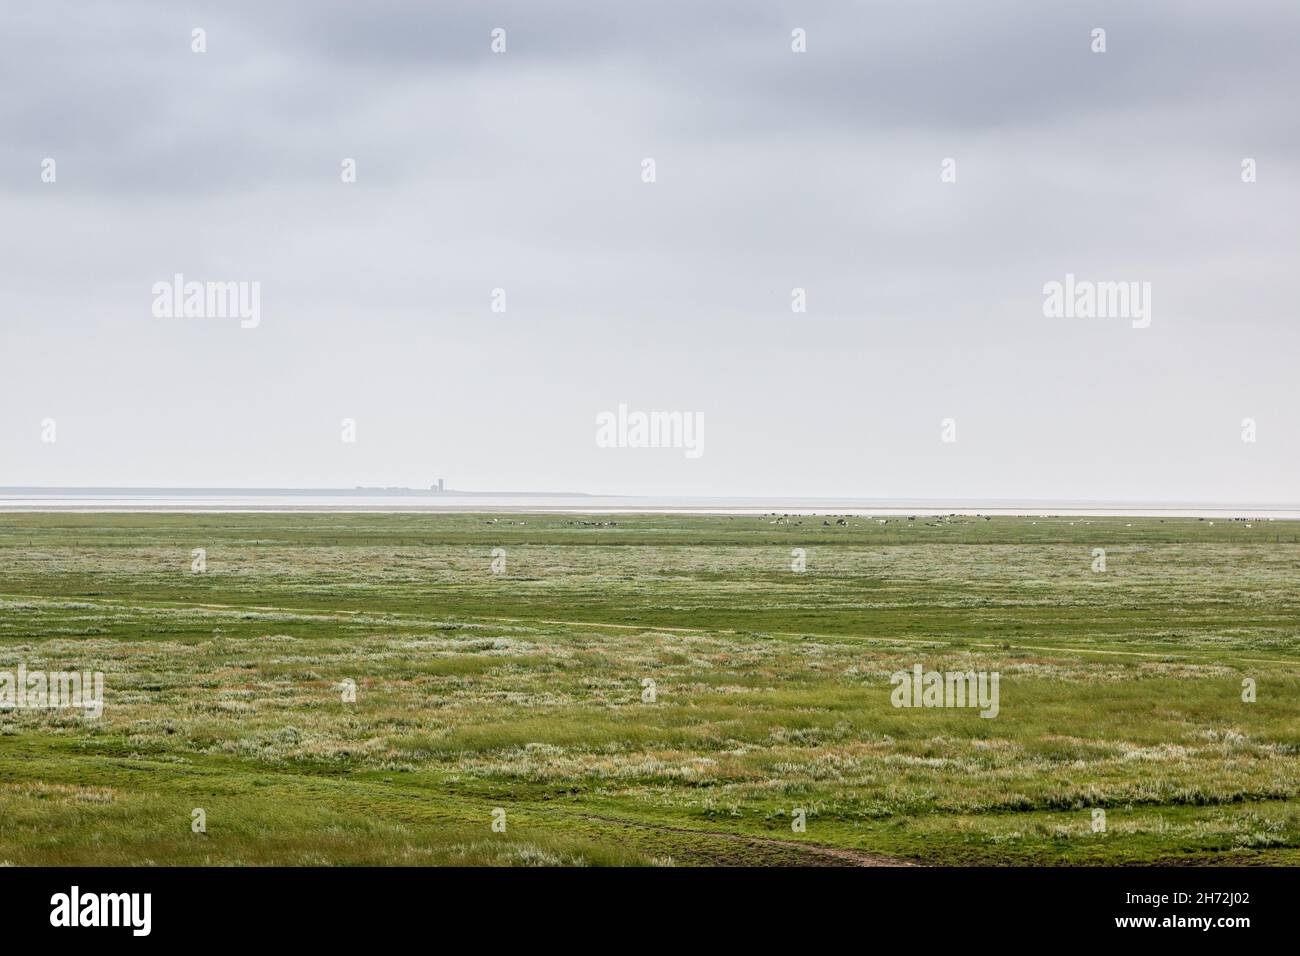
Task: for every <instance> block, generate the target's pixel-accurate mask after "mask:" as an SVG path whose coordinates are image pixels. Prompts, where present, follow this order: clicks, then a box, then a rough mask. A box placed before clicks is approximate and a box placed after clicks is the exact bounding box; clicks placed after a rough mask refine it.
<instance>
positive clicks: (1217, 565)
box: [0, 514, 1300, 865]
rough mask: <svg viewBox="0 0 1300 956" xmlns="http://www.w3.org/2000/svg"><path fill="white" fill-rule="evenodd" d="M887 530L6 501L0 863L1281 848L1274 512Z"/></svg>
mask: <svg viewBox="0 0 1300 956" xmlns="http://www.w3.org/2000/svg"><path fill="white" fill-rule="evenodd" d="M882 520H884V519H879V518H863V517H847V518H845V519H844V521H845V522H846V524H845V525H839V524H837V523H836V519H835V518H834V517H831V518H825V517H824V516H819V517H808V516H805V517H801V518H797V517H791V518H789V519H785V520H781V521H778V520H777V519H776V518H775V517H773V516H765V517H758V516H745V517H739V516H738V517H725V516H721V517H719V516H710V517H703V516H689V517H683V516H662V515H658V516H656V515H634V516H601V517H593V516H571V515H373V514H372V515H357V514H319V515H307V514H260V515H230V514H227V515H181V514H154V515H143V514H136V515H120V514H119V515H91V514H23V515H15V514H9V515H0V671H4V670H8V671H16V669H17V668H18V666H19V664H24V665H25V666H26V667H27V669H28V670H29V671H30V670H45V671H67V670H98V671H102V672H104V675H105V687H106V690H105V695H104V697H105V707H104V712H103V716H102V717H100V718H98V719H88V718H87V717H85V716H82V715H80V714H77V713H75V712H71V711H52V710H35V709H7V710H0V863H9V864H14V865H25V864H41V865H45V864H50V865H58V864H125V865H136V864H182V865H212V864H216V865H228V864H271V863H278V864H307V865H315V864H660V865H662V864H675V865H709V864H811V865H844V864H854V863H863V862H867V863H924V864H975V863H979V864H1025V863H1028V864H1100V863H1145V862H1184V863H1188V864H1198V863H1228V864H1296V863H1300V805H1297V803H1296V802H1295V801H1296V797H1297V793H1298V792H1300V543H1297V540H1298V538H1300V527H1298V526H1297V525H1296V524H1295V523H1289V522H1282V521H1253V522H1231V521H1226V520H1223V519H1218V520H1215V521H1213V522H1211V521H1209V520H1197V519H1174V518H1167V519H1163V520H1161V519H1137V518H1046V517H1042V518H992V519H984V518H976V517H953V518H945V519H936V518H931V517H918V518H917V519H916V520H914V521H909V520H908V519H906V518H891V519H889V520H888V523H886V524H881V523H880V522H881V521H882ZM774 522H775V523H774ZM196 548H203V549H205V551H206V571H203V572H202V573H196V572H194V571H193V570H192V560H193V559H192V551H193V550H194V549H196ZM498 548H499V549H503V550H502V551H497V552H496V553H495V557H494V549H498ZM797 548H802V549H804V551H805V552H806V571H804V572H803V573H796V572H795V571H793V570H792V561H793V560H794V558H792V554H791V552H792V550H793V549H797ZM1094 548H1104V549H1105V550H1106V570H1105V571H1104V572H1097V571H1094V570H1093V562H1094V557H1093V549H1094ZM494 560H495V561H496V562H497V571H496V573H494V570H493V562H494ZM502 561H504V567H502ZM916 664H920V665H922V666H923V667H924V668H925V669H927V670H930V669H935V670H941V671H963V672H965V671H972V670H973V671H984V672H997V673H998V674H999V675H1000V707H999V713H998V715H997V716H996V717H995V718H992V719H985V718H982V717H980V716H979V714H978V712H977V711H976V710H973V709H969V708H897V707H894V706H893V705H892V704H891V691H892V690H893V687H892V686H891V683H890V675H891V674H893V673H894V672H896V671H900V670H908V671H910V670H911V669H912V668H913V666H914V665H916ZM1247 678H1249V679H1250V680H1252V681H1254V684H1255V688H1256V700H1254V701H1253V702H1247V701H1243V699H1242V697H1243V680H1244V679H1247ZM347 681H354V682H355V686H356V700H355V702H345V701H344V699H343V698H344V696H345V695H346V690H345V688H346V686H347V684H346V682H347ZM646 681H652V682H653V698H654V699H653V700H650V699H648V698H649V696H650V694H649V688H647V686H646V684H645V682H646ZM195 809H202V810H203V812H204V816H205V820H206V832H194V829H193V828H192V820H193V818H194V817H193V812H194V810H195ZM496 810H500V811H504V816H502V815H501V814H500V813H498V814H496V815H495V816H494V811H496ZM1094 810H1103V811H1104V815H1105V828H1104V830H1100V831H1098V830H1096V829H1094V821H1095V820H1096V819H1097V817H1096V815H1095V814H1094ZM799 811H802V816H803V818H804V819H806V828H805V829H804V830H803V832H797V831H796V830H795V829H794V828H792V820H794V819H797V818H798V817H799ZM502 819H503V820H504V823H505V829H504V832H499V830H494V829H493V824H494V820H495V821H500V820H502Z"/></svg>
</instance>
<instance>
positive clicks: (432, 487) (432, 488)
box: [429, 478, 445, 491]
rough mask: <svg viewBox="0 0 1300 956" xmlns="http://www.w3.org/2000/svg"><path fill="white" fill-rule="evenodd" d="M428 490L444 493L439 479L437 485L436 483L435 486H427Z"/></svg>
mask: <svg viewBox="0 0 1300 956" xmlns="http://www.w3.org/2000/svg"><path fill="white" fill-rule="evenodd" d="M429 490H430V491H444V490H445V489H444V488H443V486H442V479H441V478H439V479H438V483H437V484H436V485H430V486H429Z"/></svg>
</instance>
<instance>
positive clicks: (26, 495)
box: [0, 488, 1300, 519]
mask: <svg viewBox="0 0 1300 956" xmlns="http://www.w3.org/2000/svg"><path fill="white" fill-rule="evenodd" d="M23 511H62V512H78V511H80V512H133V511H139V512H195V513H205V512H305V513H311V512H373V513H453V514H454V513H458V512H459V513H484V512H488V513H490V512H530V513H534V514H544V513H560V514H732V515H762V514H771V513H777V514H806V515H818V514H820V515H857V516H867V515H882V516H892V515H912V514H915V515H936V514H961V515H975V514H980V515H1029V516H1048V515H1062V516H1067V517H1068V516H1098V517H1102V516H1107V515H1113V516H1117V517H1144V516H1152V517H1188V518H1201V517H1208V518H1213V517H1222V518H1231V517H1253V518H1275V519H1297V518H1300V505H1294V504H1276V503H1273V504H1257V505H1256V504H1221V503H1194V502H1171V503H1152V502H1100V501H1065V500H1061V501H1047V500H1044V501H1014V500H1008V499H952V500H944V499H912V500H908V499H897V498H895V499H868V498H792V497H772V498H719V497H672V496H661V497H656V496H619V495H581V494H551V493H528V492H520V493H508V492H507V493H498V492H481V493H480V492H444V493H432V492H419V491H412V492H409V493H403V492H401V491H382V492H376V493H368V492H367V491H365V490H364V489H362V490H357V491H320V492H316V491H312V490H310V489H303V490H298V489H286V490H284V491H277V490H274V489H250V490H248V491H243V490H231V489H225V490H223V489H174V490H173V489H140V490H134V489H57V488H50V489H37V488H0V512H23Z"/></svg>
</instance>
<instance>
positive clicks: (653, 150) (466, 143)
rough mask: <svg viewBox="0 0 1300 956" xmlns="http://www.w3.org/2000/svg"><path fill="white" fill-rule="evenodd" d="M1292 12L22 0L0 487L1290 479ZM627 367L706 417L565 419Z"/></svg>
mask: <svg viewBox="0 0 1300 956" xmlns="http://www.w3.org/2000/svg"><path fill="white" fill-rule="evenodd" d="M196 28H202V29H203V30H204V31H206V52H204V53H195V52H193V50H192V45H193V42H194V41H193V39H192V37H193V31H194V30H195V29H196ZM494 28H501V29H504V30H505V31H506V33H505V37H506V52H504V53H499V54H496V53H493V52H492V50H491V47H490V44H491V42H492V41H491V33H492V31H493V29H494ZM796 28H799V29H802V30H804V31H806V38H807V39H806V46H807V51H806V52H805V53H796V52H794V51H792V49H791V44H792V39H791V31H792V30H795V29H796ZM1095 28H1103V29H1105V31H1106V36H1105V40H1106V51H1105V52H1104V53H1096V52H1093V49H1092V47H1093V46H1094V42H1095V41H1094V40H1093V36H1092V34H1093V30H1094V29H1095ZM1297 49H1300V5H1297V4H1296V3H1294V0H1287V2H1276V3H1274V2H1261V0H1247V2H1234V3H1226V2H1225V3H1220V4H1206V3H1196V4H1191V3H1186V2H1183V0H1170V2H1153V0H1147V2H1143V3H1140V4H1135V3H1131V2H1114V3H1108V2H1078V3H1070V4H1063V3H1044V2H1042V0H1024V2H1019V0H1014V2H1012V0H1009V2H989V3H971V2H927V0H907V2H873V3H864V2H860V0H853V2H849V0H843V2H840V0H816V2H805V3H795V2H788V3H773V2H762V0H745V2H712V3H699V2H689V3H688V2H675V0H660V2H657V3H653V4H635V5H633V4H623V3H611V2H608V0H604V2H599V0H592V2H586V3H578V2H569V0H546V2H542V0H519V2H499V0H498V2H487V0H481V2H480V0H475V2H463V3H455V4H449V3H436V2H423V3H416V2H407V3H399V2H374V0H371V2H367V3H364V4H362V3H342V2H338V3H331V2H321V0H299V2H288V0H277V2H275V3H265V2H257V3H241V2H232V0H221V2H215V0H214V2H210V3H185V2H177V0H166V2H163V0H158V2H143V0H118V2H115V3H112V4H104V3H63V2H57V0H40V2H35V0H32V2H22V0H14V2H9V3H6V4H5V5H4V7H3V11H2V12H0V485H34V484H42V485H191V486H195V485H197V486H224V485H230V486H249V485H253V486H274V485H285V486H347V487H350V486H353V485H418V486H426V485H428V484H429V483H430V482H431V481H433V480H434V478H436V477H438V476H443V477H445V478H446V479H447V480H448V483H449V484H450V485H452V486H454V487H458V488H476V489H533V490H574V491H594V492H606V493H629V494H636V493H639V494H663V495H667V494H695V495H765V494H770V495H852V496H862V497H890V496H898V497H943V496H960V497H1010V498H1091V499H1143V500H1166V501H1181V500H1218V501H1225V500H1230V501H1257V502H1265V501H1290V502H1294V501H1297V500H1300V487H1298V483H1297V480H1296V478H1297V475H1300V428H1298V427H1297V414H1298V413H1300V403H1298V399H1300V384H1298V382H1300V376H1298V375H1297V359H1298V358H1300V331H1297V295H1296V282H1297V278H1298V277H1300V125H1298V124H1297V122H1296V115H1297V114H1296V105H1295V97H1296V93H1297V91H1298V90H1300V56H1297ZM47 158H49V159H53V160H55V163H56V165H55V171H56V178H55V181H54V182H44V181H43V179H42V174H43V169H44V167H43V161H44V160H45V159H47ZM345 158H352V159H354V160H355V162H356V170H357V177H356V182H355V183H345V182H343V181H342V179H343V177H342V175H341V169H342V164H343V161H344V160H345ZM646 158H652V159H653V160H654V161H655V172H656V181H655V182H653V183H647V182H643V177H642V161H643V160H644V159H646ZM946 158H952V159H954V160H955V162H956V181H955V182H944V181H942V178H941V171H942V166H941V164H942V162H943V160H944V159H946ZM1246 158H1251V159H1253V160H1254V161H1255V163H1256V170H1257V181H1256V182H1253V183H1245V182H1243V181H1242V162H1243V159H1246ZM176 273H181V274H183V275H184V276H185V278H186V279H187V280H199V281H223V282H225V281H233V282H248V283H251V282H258V283H260V296H261V301H260V324H258V326H257V327H256V328H241V323H240V321H239V319H238V318H223V317H211V316H209V317H202V318H170V319H168V318H158V317H156V316H155V315H154V310H153V305H154V295H153V291H152V289H153V286H154V284H155V283H157V282H160V281H170V279H171V277H172V276H173V275H174V274H176ZM1067 273H1073V274H1074V275H1075V276H1076V277H1077V278H1078V279H1081V280H1093V281H1134V282H1139V283H1141V282H1148V283H1150V288H1151V303H1150V305H1151V312H1150V326H1149V327H1148V328H1134V327H1133V323H1132V322H1130V321H1129V319H1127V318H1124V317H1119V318H1114V317H1092V318H1085V317H1072V318H1063V317H1062V318H1049V317H1046V316H1045V315H1044V309H1043V303H1044V294H1043V287H1044V284H1045V283H1048V282H1052V281H1063V280H1064V278H1065V276H1066V274H1067ZM497 288H501V289H504V290H506V311H505V312H504V313H497V312H493V311H492V309H491V303H492V290H493V289H497ZM794 288H802V289H805V290H806V295H807V311H806V312H803V313H797V312H793V311H792V309H791V290H792V289H794ZM620 403H624V404H626V405H628V406H629V408H630V409H632V410H644V411H655V410H676V411H684V412H689V413H691V414H693V415H702V416H703V418H704V421H705V430H704V444H703V454H702V455H701V456H700V457H698V458H691V457H688V456H686V455H685V454H683V452H682V451H681V450H678V449H634V448H600V447H597V444H596V441H595V435H596V426H595V422H596V416H597V415H598V414H599V413H600V412H602V411H615V410H617V408H618V406H619V404H620ZM344 418H352V419H355V421H356V441H355V442H351V443H349V442H344V441H342V440H341V424H340V423H341V420H342V419H344ZM946 418H951V419H953V420H954V421H955V427H956V439H957V440H956V441H955V442H944V441H942V440H941V422H942V421H943V420H944V419H946ZM1245 418H1253V419H1254V420H1255V422H1256V428H1257V440H1256V441H1255V442H1253V443H1250V442H1244V441H1243V440H1242V431H1243V428H1242V420H1243V419H1245ZM46 419H53V420H54V422H55V423H56V429H55V438H56V440H55V441H53V442H50V441H42V437H43V427H42V422H43V421H44V420H46Z"/></svg>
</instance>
